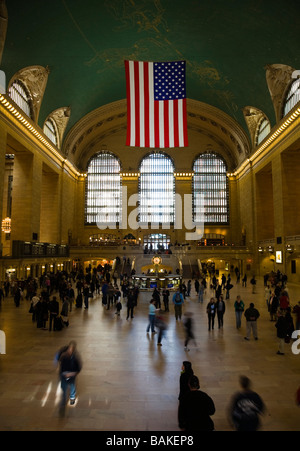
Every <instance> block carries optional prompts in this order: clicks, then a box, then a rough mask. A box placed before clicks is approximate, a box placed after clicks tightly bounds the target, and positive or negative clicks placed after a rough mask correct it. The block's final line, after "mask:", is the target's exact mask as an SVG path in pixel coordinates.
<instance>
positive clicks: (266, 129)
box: [256, 118, 271, 145]
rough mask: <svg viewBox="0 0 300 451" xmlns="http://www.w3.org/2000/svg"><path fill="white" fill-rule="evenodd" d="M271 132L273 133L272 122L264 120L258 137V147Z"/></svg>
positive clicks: (259, 128)
mask: <svg viewBox="0 0 300 451" xmlns="http://www.w3.org/2000/svg"><path fill="white" fill-rule="evenodd" d="M270 131H271V126H270V122H269V121H268V119H265V118H264V119H263V120H262V121H261V123H260V124H259V127H258V131H257V135H256V145H258V144H260V143H261V142H262V141H263V140H264V139H265V137H266V136H268V134H269V133H270Z"/></svg>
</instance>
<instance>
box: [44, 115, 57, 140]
mask: <svg viewBox="0 0 300 451" xmlns="http://www.w3.org/2000/svg"><path fill="white" fill-rule="evenodd" d="M44 133H45V135H46V136H48V138H49V139H50V141H52V142H53V144H54V145H55V146H58V134H57V128H56V124H55V122H54V121H53V119H51V118H49V119H47V120H46V122H45V124H44Z"/></svg>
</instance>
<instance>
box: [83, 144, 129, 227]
mask: <svg viewBox="0 0 300 451" xmlns="http://www.w3.org/2000/svg"><path fill="white" fill-rule="evenodd" d="M101 160H102V164H101ZM121 221H122V179H121V163H120V160H119V158H118V157H117V156H116V155H114V154H113V153H112V152H108V151H101V152H97V153H96V154H95V155H93V157H92V158H91V159H90V160H89V162H88V164H87V176H86V187H85V224H86V225H96V224H97V225H98V226H102V227H103V228H106V227H108V228H109V227H111V228H112V229H115V228H116V226H117V225H118V224H120V223H121ZM105 226H106V227H105Z"/></svg>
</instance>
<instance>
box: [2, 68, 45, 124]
mask: <svg viewBox="0 0 300 451" xmlns="http://www.w3.org/2000/svg"><path fill="white" fill-rule="evenodd" d="M49 73H50V70H49V68H48V66H47V67H43V66H28V67H24V68H23V69H20V70H19V71H18V72H16V73H15V74H14V76H13V77H12V78H11V80H10V82H9V85H8V88H9V87H10V86H11V85H12V84H13V83H14V81H16V80H20V81H22V83H24V85H25V86H26V88H27V89H28V91H29V92H30V94H31V99H32V106H33V113H34V122H35V123H36V124H37V123H38V118H39V113H40V108H41V104H42V100H43V97H44V93H45V89H46V85H47V81H48V75H49Z"/></svg>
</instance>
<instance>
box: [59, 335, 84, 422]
mask: <svg viewBox="0 0 300 451" xmlns="http://www.w3.org/2000/svg"><path fill="white" fill-rule="evenodd" d="M56 360H57V362H58V363H59V365H60V368H59V375H60V381H61V388H62V392H63V395H62V400H61V405H60V412H61V414H63V413H64V409H65V406H66V402H67V391H68V389H70V404H71V405H74V404H75V399H76V383H75V382H76V377H77V375H78V374H79V373H80V371H81V368H82V363H81V358H80V355H79V354H78V352H77V345H76V342H75V341H70V343H69V344H68V345H67V346H64V347H63V348H61V349H60V350H59V351H58V353H57V355H56Z"/></svg>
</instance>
